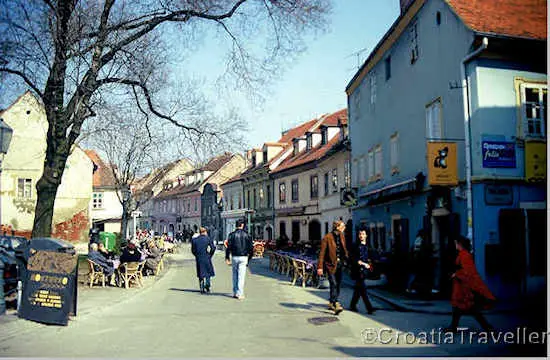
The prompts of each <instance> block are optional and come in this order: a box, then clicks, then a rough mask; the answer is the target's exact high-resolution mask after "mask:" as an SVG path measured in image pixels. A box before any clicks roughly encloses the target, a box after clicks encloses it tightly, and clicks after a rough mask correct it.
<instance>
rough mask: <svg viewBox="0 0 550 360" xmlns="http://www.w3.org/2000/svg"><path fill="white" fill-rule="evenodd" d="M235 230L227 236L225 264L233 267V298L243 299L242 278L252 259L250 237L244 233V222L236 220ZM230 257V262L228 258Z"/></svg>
mask: <svg viewBox="0 0 550 360" xmlns="http://www.w3.org/2000/svg"><path fill="white" fill-rule="evenodd" d="M236 225H237V230H235V231H233V232H232V233H231V234H229V238H228V239H227V249H226V250H225V262H226V263H227V265H231V264H232V266H233V297H234V298H236V299H239V300H243V299H244V278H245V276H246V266H247V265H248V260H249V259H250V258H251V257H252V251H253V248H254V246H253V243H252V237H251V236H250V235H249V234H248V233H247V232H246V231H244V220H242V219H239V220H237V224H236ZM230 256H231V260H230V259H229V257H230Z"/></svg>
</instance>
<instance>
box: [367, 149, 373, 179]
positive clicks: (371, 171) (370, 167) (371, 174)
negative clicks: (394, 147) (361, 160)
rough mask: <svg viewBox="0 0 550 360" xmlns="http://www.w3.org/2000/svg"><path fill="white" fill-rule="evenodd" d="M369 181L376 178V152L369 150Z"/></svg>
mask: <svg viewBox="0 0 550 360" xmlns="http://www.w3.org/2000/svg"><path fill="white" fill-rule="evenodd" d="M368 165H369V180H370V179H372V178H373V177H374V150H369V160H368Z"/></svg>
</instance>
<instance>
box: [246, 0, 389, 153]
mask: <svg viewBox="0 0 550 360" xmlns="http://www.w3.org/2000/svg"><path fill="white" fill-rule="evenodd" d="M398 16H399V0H335V1H334V8H333V13H332V15H331V20H330V22H331V23H330V28H329V30H328V31H327V32H326V33H325V34H321V35H318V36H317V37H316V38H313V39H311V41H310V42H309V45H308V49H307V50H306V52H305V53H303V54H302V55H301V56H300V57H299V58H298V59H297V61H295V62H294V63H293V64H292V66H291V67H289V68H286V71H285V73H284V74H283V76H282V79H281V80H280V81H278V82H277V83H275V84H273V87H272V93H271V96H270V99H269V100H268V101H267V102H266V103H265V104H264V106H263V109H261V110H256V111H253V110H252V111H250V112H249V113H248V114H245V116H247V117H248V122H249V126H250V129H251V131H250V133H249V134H248V139H249V145H251V146H259V145H261V144H262V143H264V142H266V141H276V140H277V139H278V138H279V136H280V133H281V128H289V127H291V126H293V125H296V124H299V123H302V122H305V121H308V120H310V119H312V118H314V117H316V116H318V115H319V114H322V113H327V112H334V111H337V110H339V109H341V108H345V107H346V106H347V98H346V94H345V87H346V85H347V84H348V82H349V81H350V80H351V78H352V77H353V75H354V74H355V72H356V70H357V65H358V58H357V55H355V54H354V53H357V52H358V51H360V50H363V49H366V50H365V51H363V52H362V53H361V54H360V55H359V62H360V64H362V63H363V61H364V60H365V59H366V57H367V56H368V55H369V53H370V51H372V49H373V48H374V46H376V44H377V43H378V41H379V40H380V39H381V38H382V36H383V35H384V34H385V33H386V31H387V30H388V29H389V27H390V26H391V24H392V23H393V22H394V21H395V19H397V17H398Z"/></svg>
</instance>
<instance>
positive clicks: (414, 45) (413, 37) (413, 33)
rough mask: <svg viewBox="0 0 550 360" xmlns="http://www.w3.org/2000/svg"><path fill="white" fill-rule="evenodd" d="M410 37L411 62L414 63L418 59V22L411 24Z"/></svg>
mask: <svg viewBox="0 0 550 360" xmlns="http://www.w3.org/2000/svg"><path fill="white" fill-rule="evenodd" d="M409 31H410V32H409V37H410V49H411V64H414V63H415V62H416V60H418V56H419V54H418V25H417V23H416V22H414V23H412V24H411V29H410V30H409Z"/></svg>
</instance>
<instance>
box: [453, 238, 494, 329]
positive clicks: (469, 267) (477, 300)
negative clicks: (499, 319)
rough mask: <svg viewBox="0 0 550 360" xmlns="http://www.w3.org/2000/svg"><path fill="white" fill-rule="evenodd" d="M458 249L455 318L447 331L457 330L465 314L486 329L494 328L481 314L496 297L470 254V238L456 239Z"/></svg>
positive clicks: (454, 285) (454, 290) (454, 297)
mask: <svg viewBox="0 0 550 360" xmlns="http://www.w3.org/2000/svg"><path fill="white" fill-rule="evenodd" d="M455 246H456V249H457V250H458V256H457V258H456V262H455V264H456V269H457V270H456V272H455V273H454V274H453V275H452V276H451V279H452V281H453V288H452V295H451V305H452V306H453V320H452V323H451V326H450V327H449V328H447V329H446V330H447V331H453V332H456V331H457V326H458V321H459V320H460V317H461V316H462V315H464V314H470V315H472V316H473V317H474V318H475V319H476V320H477V321H478V322H479V324H480V325H481V327H482V328H483V329H484V330H486V331H490V330H492V329H493V328H492V326H491V325H490V324H489V323H488V322H487V320H486V319H485V317H484V316H483V315H482V314H481V310H482V309H488V308H490V307H491V305H492V304H493V302H494V301H496V299H495V297H494V296H493V294H492V293H491V291H490V290H489V288H488V287H487V285H485V283H484V282H483V280H481V277H480V276H479V274H478V272H477V270H476V267H475V264H474V259H473V257H472V254H470V249H471V245H470V240H469V239H468V238H466V237H464V236H459V237H458V239H456V240H455Z"/></svg>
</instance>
